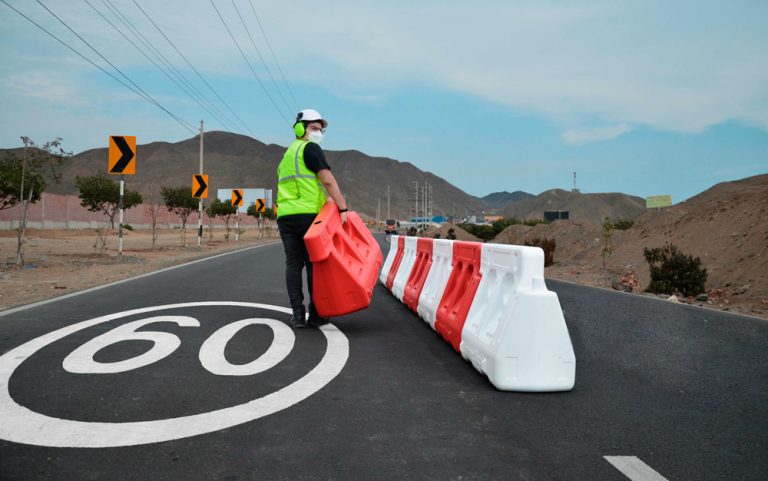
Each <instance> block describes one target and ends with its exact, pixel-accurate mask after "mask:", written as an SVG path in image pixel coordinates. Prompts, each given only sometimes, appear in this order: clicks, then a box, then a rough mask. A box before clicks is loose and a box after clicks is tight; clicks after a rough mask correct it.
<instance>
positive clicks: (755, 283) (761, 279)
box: [495, 174, 768, 314]
mask: <svg viewBox="0 0 768 481" xmlns="http://www.w3.org/2000/svg"><path fill="white" fill-rule="evenodd" d="M535 237H548V238H554V239H555V241H556V242H557V248H556V251H555V266H553V267H551V268H547V275H548V276H553V277H560V278H565V279H569V280H573V281H576V282H581V283H586V284H593V285H602V286H604V287H611V286H613V287H619V288H626V287H627V286H628V285H629V286H630V287H633V286H634V290H635V291H639V290H641V289H642V288H645V287H646V286H647V285H648V282H649V280H650V278H649V277H650V276H649V271H648V265H647V263H646V262H645V260H644V259H643V248H645V247H661V246H663V245H664V244H665V243H666V242H671V243H672V244H674V245H676V246H677V247H679V248H680V249H681V250H682V251H683V252H684V253H686V254H690V255H693V256H695V257H699V258H701V260H702V265H703V267H705V268H706V269H707V271H708V274H709V277H708V280H707V288H708V289H710V290H711V292H710V294H711V297H712V298H711V299H709V300H708V301H707V302H714V303H719V304H721V305H724V307H729V305H733V306H742V307H740V309H741V310H742V311H743V312H746V313H749V314H768V174H764V175H758V176H754V177H748V178H746V179H742V180H739V181H734V182H724V183H721V184H717V185H715V186H714V187H712V188H710V189H708V190H706V191H704V192H702V193H701V194H699V195H697V196H695V197H692V198H690V199H688V200H687V201H685V202H682V203H679V204H676V205H674V206H672V207H668V208H665V209H661V210H660V211H659V210H650V211H647V212H645V213H643V214H642V215H640V216H638V217H637V218H636V219H635V221H634V225H633V226H632V227H631V228H630V229H628V230H626V231H614V233H613V236H612V238H611V243H612V245H613V253H612V254H611V255H610V256H607V257H606V267H605V268H603V267H602V256H601V252H602V248H603V238H602V230H601V227H600V226H599V225H596V224H593V223H589V222H584V221H579V220H570V221H556V222H553V223H552V224H550V225H543V224H540V225H537V226H535V227H533V228H531V227H526V226H520V225H516V226H511V227H509V228H508V229H506V230H505V231H503V232H502V233H501V234H499V235H498V236H497V238H496V240H495V242H503V243H511V244H523V243H524V242H525V241H526V240H530V239H532V238H535ZM622 282H623V283H624V286H621V285H617V284H621V283H622Z"/></svg>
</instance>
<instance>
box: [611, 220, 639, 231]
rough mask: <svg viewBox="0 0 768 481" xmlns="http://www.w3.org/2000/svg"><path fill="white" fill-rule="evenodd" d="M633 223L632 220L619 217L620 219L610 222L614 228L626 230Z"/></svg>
mask: <svg viewBox="0 0 768 481" xmlns="http://www.w3.org/2000/svg"><path fill="white" fill-rule="evenodd" d="M634 224H635V222H634V221H631V220H627V219H620V220H617V221H616V222H612V223H611V225H612V226H613V228H614V229H616V230H627V229H629V228H630V227H632V226H633V225H634Z"/></svg>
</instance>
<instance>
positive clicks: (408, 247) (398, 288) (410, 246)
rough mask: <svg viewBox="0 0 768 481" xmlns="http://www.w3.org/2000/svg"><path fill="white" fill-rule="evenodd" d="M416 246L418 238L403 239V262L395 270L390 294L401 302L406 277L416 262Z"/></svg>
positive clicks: (406, 280)
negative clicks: (395, 273)
mask: <svg viewBox="0 0 768 481" xmlns="http://www.w3.org/2000/svg"><path fill="white" fill-rule="evenodd" d="M417 244H418V237H406V238H405V246H404V247H403V260H402V261H400V267H399V268H398V269H397V275H396V276H395V281H394V282H393V283H392V294H393V295H394V296H395V297H397V299H398V300H399V301H401V302H402V300H403V292H405V284H406V283H407V282H408V276H410V275H411V271H412V270H413V264H414V263H415V262H416V246H417Z"/></svg>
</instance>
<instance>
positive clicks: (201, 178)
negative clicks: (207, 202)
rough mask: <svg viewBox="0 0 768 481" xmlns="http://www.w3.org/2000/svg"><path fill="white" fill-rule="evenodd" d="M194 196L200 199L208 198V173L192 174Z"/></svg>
mask: <svg viewBox="0 0 768 481" xmlns="http://www.w3.org/2000/svg"><path fill="white" fill-rule="evenodd" d="M192 197H197V198H199V199H207V198H208V174H195V175H193V176H192Z"/></svg>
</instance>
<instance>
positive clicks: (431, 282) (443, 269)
mask: <svg viewBox="0 0 768 481" xmlns="http://www.w3.org/2000/svg"><path fill="white" fill-rule="evenodd" d="M432 242H433V243H432V267H431V268H430V270H429V274H427V280H426V281H425V282H424V288H423V289H422V290H421V295H420V296H419V306H418V307H417V308H416V312H418V314H419V316H421V318H422V319H424V321H425V322H427V323H428V324H429V325H430V326H431V327H432V329H434V328H435V318H436V316H437V308H438V307H439V306H440V299H442V297H443V292H444V291H445V285H446V284H448V279H449V278H450V277H451V270H452V269H453V241H450V240H446V239H435V240H434V241H432Z"/></svg>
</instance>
